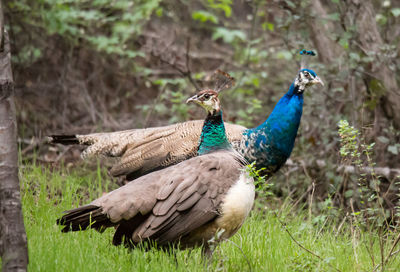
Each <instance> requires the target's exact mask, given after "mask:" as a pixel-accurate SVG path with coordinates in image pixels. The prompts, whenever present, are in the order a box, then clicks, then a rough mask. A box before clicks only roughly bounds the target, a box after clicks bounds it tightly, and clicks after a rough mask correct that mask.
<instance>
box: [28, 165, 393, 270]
mask: <svg viewBox="0 0 400 272" xmlns="http://www.w3.org/2000/svg"><path fill="white" fill-rule="evenodd" d="M105 176H106V175H105V174H104V173H102V172H101V171H97V172H95V173H92V174H90V173H89V174H77V173H66V171H54V172H51V171H49V170H46V169H43V168H41V167H36V166H29V165H27V166H25V167H24V168H23V169H22V170H21V183H22V200H23V209H24V218H25V227H26V230H27V235H28V246H29V271H157V272H160V271H205V270H209V271H250V270H252V271H335V269H334V268H333V267H336V268H337V269H339V270H340V271H372V268H373V267H374V266H373V264H372V261H371V258H370V255H369V254H368V251H367V249H366V246H365V243H366V242H368V241H370V240H371V239H372V240H374V239H376V237H374V235H373V236H372V237H371V234H370V233H361V234H360V235H359V236H357V237H356V238H355V239H352V235H351V232H350V226H349V225H346V224H345V225H344V227H342V228H341V231H340V232H339V234H338V235H336V230H337V227H336V226H337V224H333V223H332V224H329V223H328V224H325V227H324V228H323V229H321V228H319V227H317V226H315V225H313V224H312V223H309V220H307V219H304V218H306V216H304V215H305V213H304V212H301V211H299V212H293V211H292V212H289V209H288V207H287V206H286V207H283V208H281V209H280V210H279V211H278V213H279V217H280V219H281V220H282V221H283V222H285V224H286V226H287V229H288V230H289V231H290V232H291V234H292V235H293V236H294V237H295V239H296V240H297V241H298V242H300V243H301V244H302V245H303V246H304V247H306V248H308V249H310V250H311V251H313V252H314V253H316V254H318V255H319V256H321V257H322V259H323V260H320V259H318V258H316V257H314V256H312V255H311V254H310V253H308V252H306V251H305V250H304V249H301V248H300V247H299V246H298V245H296V244H295V242H294V241H293V240H292V239H291V238H290V237H289V235H288V234H287V233H286V231H285V228H284V227H283V226H282V225H281V224H280V222H279V221H278V219H277V218H276V215H275V213H274V212H272V211H271V210H270V209H269V208H264V212H261V211H260V210H259V211H253V212H252V214H251V216H250V218H249V219H248V220H247V221H246V222H245V224H244V226H243V227H242V229H241V230H240V231H239V233H238V234H236V235H235V236H234V237H232V238H231V242H224V243H222V245H220V246H218V247H217V249H216V251H215V254H214V258H213V262H212V264H211V265H210V266H207V265H205V264H204V262H202V258H201V254H200V250H199V249H195V250H193V251H189V250H185V251H179V250H178V251H175V255H176V259H175V257H174V254H171V253H167V252H163V251H159V250H155V249H153V250H150V251H148V252H145V251H143V250H141V249H135V250H131V251H130V250H128V249H126V248H124V247H114V246H112V245H111V240H112V235H113V232H114V229H112V228H111V229H108V230H107V231H105V232H104V233H103V234H100V233H98V232H96V231H94V230H89V231H82V232H75V233H67V234H63V233H61V232H60V227H59V226H57V225H56V224H55V221H56V219H57V218H59V217H60V216H61V214H62V211H64V210H67V209H70V208H74V207H77V206H78V205H80V204H84V203H88V202H89V200H91V199H94V198H96V197H98V196H100V195H101V194H102V192H103V191H105V190H112V189H114V188H115V187H116V186H115V185H113V184H112V183H111V182H110V181H109V180H108V179H107V178H104V177H105ZM329 225H331V226H329ZM393 236H394V234H393ZM355 242H356V243H357V244H358V246H356V247H354V245H355ZM238 246H239V247H240V249H239V247H238ZM387 248H389V246H387ZM242 251H243V253H242ZM355 252H356V254H357V257H356V255H355ZM374 254H375V256H376V258H377V262H379V259H378V258H379V245H378V243H377V242H376V243H375V246H374ZM247 260H248V261H249V262H250V266H249V264H248V262H247ZM328 264H330V265H331V266H329V265H328ZM250 267H251V268H250ZM399 268H400V258H393V259H392V262H390V263H389V266H387V267H386V269H387V271H398V269H399Z"/></svg>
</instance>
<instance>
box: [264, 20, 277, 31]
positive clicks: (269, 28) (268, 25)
mask: <svg viewBox="0 0 400 272" xmlns="http://www.w3.org/2000/svg"><path fill="white" fill-rule="evenodd" d="M261 27H262V28H263V29H264V30H267V29H268V30H269V31H271V32H272V31H274V29H275V25H274V24H273V23H269V22H265V23H263V24H262V25H261Z"/></svg>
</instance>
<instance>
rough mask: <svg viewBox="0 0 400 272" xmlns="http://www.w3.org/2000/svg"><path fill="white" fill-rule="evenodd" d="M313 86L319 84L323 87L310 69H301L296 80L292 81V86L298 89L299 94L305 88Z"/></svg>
mask: <svg viewBox="0 0 400 272" xmlns="http://www.w3.org/2000/svg"><path fill="white" fill-rule="evenodd" d="M315 84H321V85H322V86H324V83H323V82H322V80H321V79H320V78H319V77H318V76H317V74H316V73H315V72H314V71H313V70H311V69H301V70H300V72H299V74H298V75H297V77H296V79H295V80H294V85H295V86H296V87H298V92H299V93H302V92H304V90H305V89H306V88H307V87H310V86H312V85H315Z"/></svg>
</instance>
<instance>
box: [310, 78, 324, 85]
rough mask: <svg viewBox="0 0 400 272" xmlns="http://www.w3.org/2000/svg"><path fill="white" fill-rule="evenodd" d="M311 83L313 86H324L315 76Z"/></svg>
mask: <svg viewBox="0 0 400 272" xmlns="http://www.w3.org/2000/svg"><path fill="white" fill-rule="evenodd" d="M312 83H313V84H314V85H315V84H321V85H322V86H324V82H323V81H322V80H321V79H320V78H319V77H318V76H316V77H315V78H314V79H313V81H312Z"/></svg>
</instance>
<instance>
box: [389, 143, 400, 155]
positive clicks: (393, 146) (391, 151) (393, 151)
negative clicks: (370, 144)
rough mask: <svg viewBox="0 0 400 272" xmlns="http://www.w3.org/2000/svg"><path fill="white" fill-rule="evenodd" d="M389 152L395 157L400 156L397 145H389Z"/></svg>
mask: <svg viewBox="0 0 400 272" xmlns="http://www.w3.org/2000/svg"><path fill="white" fill-rule="evenodd" d="M388 151H389V152H390V153H392V154H394V155H398V154H399V150H398V149H397V146H395V145H389V146H388Z"/></svg>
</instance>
